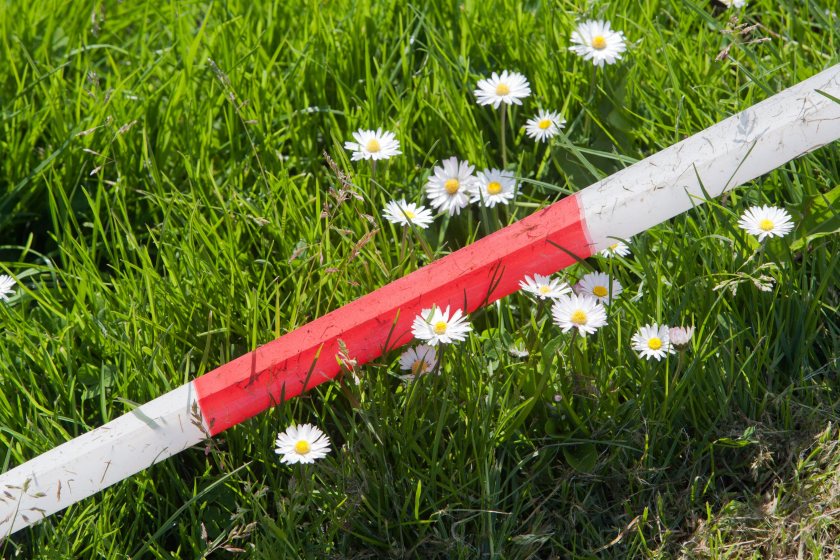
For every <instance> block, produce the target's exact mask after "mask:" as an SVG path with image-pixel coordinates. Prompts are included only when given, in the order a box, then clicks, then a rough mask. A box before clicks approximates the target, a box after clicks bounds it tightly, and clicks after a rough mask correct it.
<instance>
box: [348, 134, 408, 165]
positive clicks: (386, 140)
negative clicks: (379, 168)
mask: <svg viewBox="0 0 840 560" xmlns="http://www.w3.org/2000/svg"><path fill="white" fill-rule="evenodd" d="M353 139H354V140H355V142H345V143H344V149H345V150H352V151H353V157H352V158H350V159H352V160H353V161H358V160H360V159H372V160H374V161H376V160H378V159H388V158H389V157H391V156H398V155H400V154H401V153H402V152H401V151H400V142H399V140H397V139H396V137H394V133H393V132H387V131H386V132H382V129H381V128H378V129H376V132H374V131H373V130H362V129H361V128H360V129H359V130H357V131H356V132H354V133H353Z"/></svg>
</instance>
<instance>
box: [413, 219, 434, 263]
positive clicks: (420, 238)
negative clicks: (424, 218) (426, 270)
mask: <svg viewBox="0 0 840 560" xmlns="http://www.w3.org/2000/svg"><path fill="white" fill-rule="evenodd" d="M411 229H412V230H414V236H415V237H416V238H417V242H418V243H419V244H420V247H421V248H422V249H423V253H425V254H426V257H427V258H428V259H429V262H431V261H432V260H433V259H434V256H435V254H434V251H432V248H431V247H430V246H429V242H428V241H426V238H425V237H423V234H422V233H420V228H416V227H414V228H411Z"/></svg>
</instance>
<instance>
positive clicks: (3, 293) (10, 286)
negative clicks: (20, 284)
mask: <svg viewBox="0 0 840 560" xmlns="http://www.w3.org/2000/svg"><path fill="white" fill-rule="evenodd" d="M15 284H17V282H15V279H14V278H12V277H11V276H9V275H7V274H0V300H3V301H9V296H10V295H12V294H14V293H15Z"/></svg>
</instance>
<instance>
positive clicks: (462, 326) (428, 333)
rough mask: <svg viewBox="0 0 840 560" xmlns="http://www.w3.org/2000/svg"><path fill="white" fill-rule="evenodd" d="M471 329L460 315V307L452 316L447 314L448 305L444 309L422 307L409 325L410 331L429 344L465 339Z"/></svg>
mask: <svg viewBox="0 0 840 560" xmlns="http://www.w3.org/2000/svg"><path fill="white" fill-rule="evenodd" d="M471 330H472V325H470V323H469V322H468V321H467V318H466V317H463V316H462V312H461V310H460V309H456V310H455V313H453V314H452V317H450V316H449V306H447V307H446V311H441V309H440V307H437V306H435V307H432V308H431V309H424V310H423V311H421V312H420V315H418V316H417V317H415V318H414V323H413V324H412V325H411V333H412V334H413V335H414V336H415V337H416V338H419V339H420V340H425V341H427V342H428V344H429V345H431V346H437V345H438V343H443V344H449V343H451V342H455V341H461V340H465V339H466V338H467V333H468V332H470V331H471Z"/></svg>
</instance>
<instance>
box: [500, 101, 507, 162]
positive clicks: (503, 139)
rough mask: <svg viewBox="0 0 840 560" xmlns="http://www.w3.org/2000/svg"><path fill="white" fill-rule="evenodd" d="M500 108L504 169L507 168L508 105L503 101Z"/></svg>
mask: <svg viewBox="0 0 840 560" xmlns="http://www.w3.org/2000/svg"><path fill="white" fill-rule="evenodd" d="M499 109H500V110H501V111H502V127H501V130H502V169H506V168H507V150H506V149H505V116H506V115H507V105H506V104H505V103H502V105H501V107H499Z"/></svg>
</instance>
